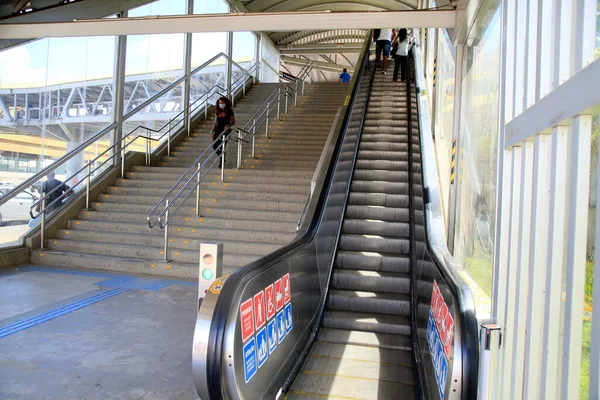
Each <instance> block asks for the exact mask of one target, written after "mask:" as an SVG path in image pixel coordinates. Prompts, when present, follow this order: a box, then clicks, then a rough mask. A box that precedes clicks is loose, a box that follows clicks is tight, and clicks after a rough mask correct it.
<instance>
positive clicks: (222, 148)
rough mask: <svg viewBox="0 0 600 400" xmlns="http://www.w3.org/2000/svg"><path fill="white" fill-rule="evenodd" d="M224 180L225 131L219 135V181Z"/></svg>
mask: <svg viewBox="0 0 600 400" xmlns="http://www.w3.org/2000/svg"><path fill="white" fill-rule="evenodd" d="M224 180H225V133H224V132H223V136H221V182H223V181H224Z"/></svg>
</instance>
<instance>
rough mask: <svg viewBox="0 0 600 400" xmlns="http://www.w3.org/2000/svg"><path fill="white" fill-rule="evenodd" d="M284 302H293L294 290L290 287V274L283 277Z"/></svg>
mask: <svg viewBox="0 0 600 400" xmlns="http://www.w3.org/2000/svg"><path fill="white" fill-rule="evenodd" d="M282 279H283V302H284V303H285V304H287V303H289V302H290V300H292V288H291V287H290V274H285V275H284V276H283V278H282Z"/></svg>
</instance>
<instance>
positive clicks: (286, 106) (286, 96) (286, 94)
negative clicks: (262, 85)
mask: <svg viewBox="0 0 600 400" xmlns="http://www.w3.org/2000/svg"><path fill="white" fill-rule="evenodd" d="M288 95H289V93H288V91H287V89H286V90H285V113H286V114H287V113H288Z"/></svg>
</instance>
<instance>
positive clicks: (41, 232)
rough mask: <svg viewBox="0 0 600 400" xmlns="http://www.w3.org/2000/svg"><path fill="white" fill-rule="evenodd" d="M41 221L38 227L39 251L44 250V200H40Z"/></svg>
mask: <svg viewBox="0 0 600 400" xmlns="http://www.w3.org/2000/svg"><path fill="white" fill-rule="evenodd" d="M41 210H42V212H41V214H42V221H41V226H40V249H44V248H45V247H44V234H45V233H46V198H45V197H44V198H43V199H42V208H41Z"/></svg>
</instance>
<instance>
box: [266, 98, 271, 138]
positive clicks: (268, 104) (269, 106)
mask: <svg viewBox="0 0 600 400" xmlns="http://www.w3.org/2000/svg"><path fill="white" fill-rule="evenodd" d="M270 111H271V104H270V103H269V102H267V119H265V135H266V136H267V139H268V138H269V112H270Z"/></svg>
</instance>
